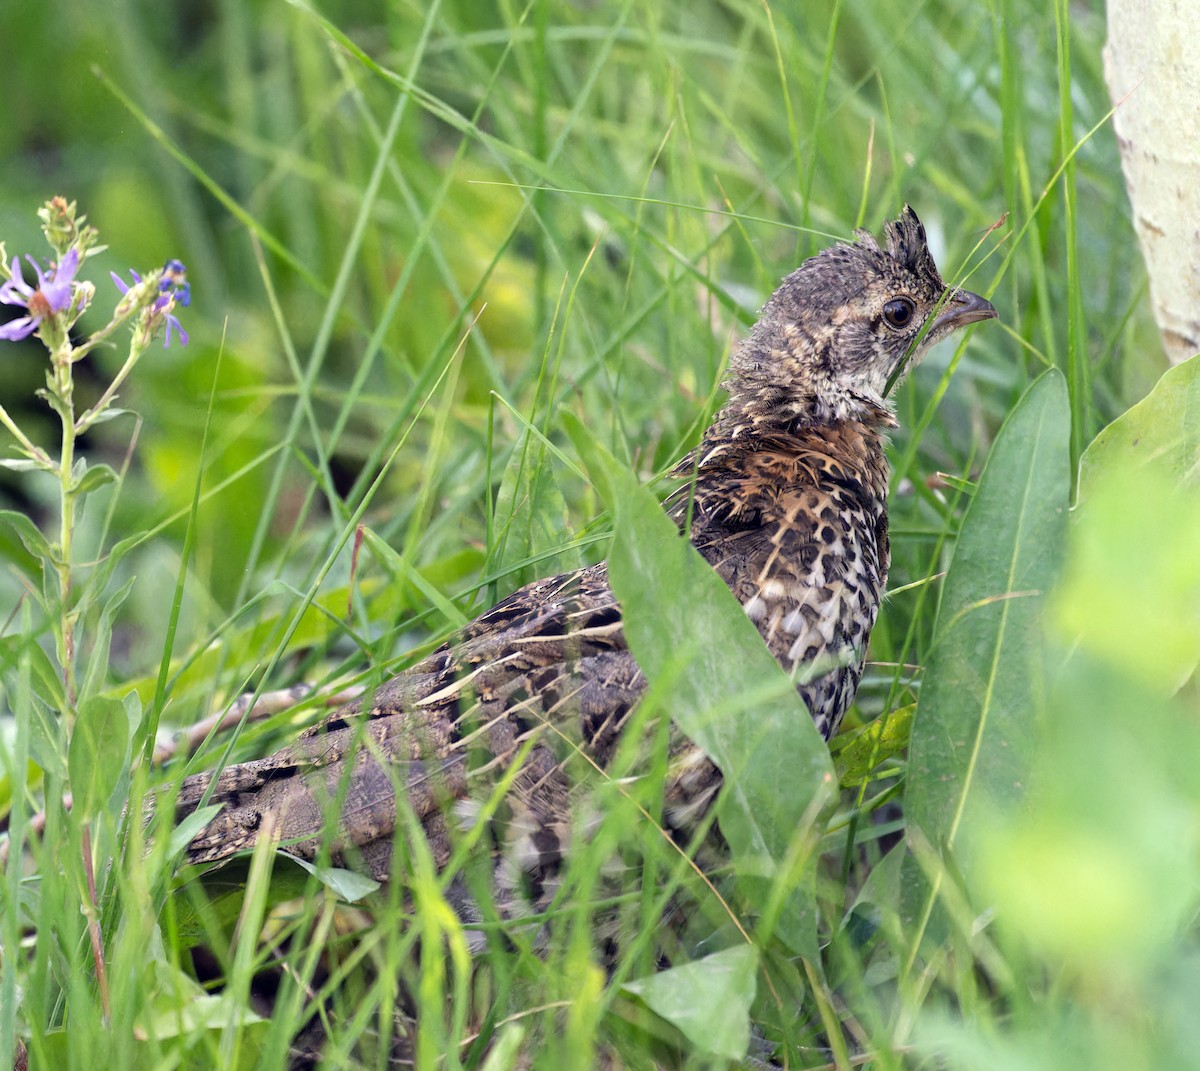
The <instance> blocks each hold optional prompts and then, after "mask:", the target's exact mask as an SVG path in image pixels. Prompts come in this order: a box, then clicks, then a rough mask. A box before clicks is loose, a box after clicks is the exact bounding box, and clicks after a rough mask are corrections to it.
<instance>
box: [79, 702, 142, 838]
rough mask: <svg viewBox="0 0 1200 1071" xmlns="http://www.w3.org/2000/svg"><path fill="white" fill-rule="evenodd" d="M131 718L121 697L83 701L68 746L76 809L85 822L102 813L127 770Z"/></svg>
mask: <svg viewBox="0 0 1200 1071" xmlns="http://www.w3.org/2000/svg"><path fill="white" fill-rule="evenodd" d="M128 751H129V719H128V717H127V716H126V714H125V705H124V704H123V703H122V702H121V701H120V700H119V699H111V698H109V697H107V696H92V697H90V698H88V699H85V700H84V701H83V702H82V703H80V704H79V716H78V717H77V718H76V719H75V728H74V731H73V732H72V733H71V743H70V745H69V747H68V748H67V767H68V769H69V771H70V774H71V795H72V797H73V799H74V804H73V809H74V811H75V813H76V814H77V815H78V816H79V817H80V819H81V820H83V821H88V820H90V819H91V818H93V817H95V815H96V814H97V813H99V812H100V811H101V810H102V809H103V808H104V805H105V804H106V803H107V802H108V799H109V797H110V796H111V795H112V793H113V789H115V788H116V786H117V783H118V781H119V780H120V778H121V776H122V775H123V773H124V772H125V765H126V762H127V761H128Z"/></svg>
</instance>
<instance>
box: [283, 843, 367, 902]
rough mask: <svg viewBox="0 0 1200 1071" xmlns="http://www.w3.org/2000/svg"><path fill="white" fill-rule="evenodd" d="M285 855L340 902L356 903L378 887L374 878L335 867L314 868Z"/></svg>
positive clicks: (303, 861) (303, 860) (305, 861)
mask: <svg viewBox="0 0 1200 1071" xmlns="http://www.w3.org/2000/svg"><path fill="white" fill-rule="evenodd" d="M282 854H284V855H286V856H287V857H288V858H289V859H291V860H292V862H293V863H297V864H299V865H300V866H301V867H303V868H304V869H305V870H307V871H308V872H309V873H310V874H312V876H313V877H315V878H316V879H317V880H318V881H319V882H320V883H321V884H322V885H324V886H326V887H327V888H329V889H332V890H333V892H334V894H335V895H336V896H337V897H338V898H339V899H341V900H345V901H346V903H348V904H353V903H357V902H358V901H359V900H361V899H362V898H363V897H364V896H370V894H371V893H373V892H375V891H376V890H377V889H378V888H379V887H380V885H379V882H377V881H375V880H374V878H368V877H367V876H366V875H365V874H359V873H357V872H356V871H354V870H346V869H344V868H343V867H336V866H316V865H314V864H313V863H310V862H308V860H306V859H301V858H299V856H295V855H291V854H289V853H287V852H283V853H282Z"/></svg>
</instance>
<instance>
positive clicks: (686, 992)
mask: <svg viewBox="0 0 1200 1071" xmlns="http://www.w3.org/2000/svg"><path fill="white" fill-rule="evenodd" d="M757 972H758V952H757V951H756V950H755V949H754V948H753V947H752V946H750V945H738V946H736V947H734V948H728V949H726V950H725V951H724V952H714V953H713V954H712V955H711V956H705V957H704V958H703V959H697V960H693V961H692V962H691V963H685V964H684V965H683V966H681V967H672V968H671V969H669V970H665V971H658V972H657V973H656V974H652V975H650V976H649V977H647V978H638V979H636V980H635V981H632V982H626V983H625V985H624V986H623V987H622V988H623V989H625V990H626V992H629V993H632V994H633V995H635V996H637V997H638V998H640V999H641V1000H642V1001H644V1002H645V1004H646V1006H647V1007H648V1008H649V1009H650V1010H651V1011H652V1012H654V1014H655V1015H657V1016H659V1017H660V1018H662V1019H666V1021H667V1022H669V1023H670V1024H671V1025H672V1026H674V1027H676V1028H677V1029H678V1030H679V1031H680V1033H682V1034H683V1035H684V1037H686V1038H687V1039H688V1041H690V1042H691V1043H692V1044H693V1045H695V1046H696V1048H697V1049H699V1050H700V1051H701V1052H703V1053H708V1054H710V1055H712V1056H723V1057H725V1058H726V1059H729V1060H738V1059H740V1058H741V1057H743V1056H745V1055H746V1049H747V1047H748V1046H749V1044H750V1005H751V1003H752V1002H753V1000H754V993H755V979H756V975H757Z"/></svg>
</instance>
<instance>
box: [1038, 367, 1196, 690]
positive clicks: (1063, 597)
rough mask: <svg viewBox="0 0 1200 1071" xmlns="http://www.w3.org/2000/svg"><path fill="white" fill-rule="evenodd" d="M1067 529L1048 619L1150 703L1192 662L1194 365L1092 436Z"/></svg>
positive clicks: (1169, 376) (1170, 375)
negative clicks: (1063, 571) (1145, 691)
mask: <svg viewBox="0 0 1200 1071" xmlns="http://www.w3.org/2000/svg"><path fill="white" fill-rule="evenodd" d="M1072 522H1073V523H1072V527H1071V537H1072V553H1071V557H1070V562H1069V567H1068V570H1067V575H1066V578H1065V580H1064V583H1063V587H1062V590H1061V591H1060V592H1059V595H1058V598H1057V599H1056V600H1055V621H1056V622H1057V623H1058V624H1059V625H1060V626H1061V627H1062V628H1063V629H1064V630H1065V631H1066V632H1067V633H1069V634H1070V635H1071V636H1072V637H1073V639H1074V641H1075V642H1077V643H1079V644H1081V645H1082V646H1084V647H1085V648H1087V649H1088V650H1089V651H1091V652H1092V653H1093V654H1096V655H1100V656H1102V657H1104V658H1106V659H1107V660H1108V661H1110V662H1112V663H1113V664H1115V665H1120V666H1122V667H1123V668H1124V669H1125V670H1126V671H1128V672H1132V673H1134V674H1136V675H1137V676H1139V677H1140V678H1141V679H1142V681H1143V683H1144V684H1145V685H1146V686H1148V687H1150V688H1151V689H1153V690H1154V691H1155V692H1156V693H1157V694H1160V695H1162V694H1168V693H1170V692H1173V691H1174V690H1175V689H1176V688H1178V687H1179V686H1180V685H1181V684H1182V683H1183V682H1184V681H1186V680H1187V679H1188V678H1189V677H1190V676H1191V675H1192V673H1193V672H1194V671H1195V669H1196V666H1197V664H1198V663H1200V553H1197V547H1200V357H1194V358H1192V359H1191V360H1190V361H1185V362H1184V363H1183V364H1180V365H1177V366H1176V367H1174V368H1172V369H1171V370H1170V371H1168V372H1167V373H1165V374H1164V375H1163V377H1162V378H1161V379H1160V380H1159V381H1158V383H1157V384H1156V385H1155V387H1154V389H1153V390H1152V391H1151V392H1150V393H1149V394H1148V395H1147V396H1146V397H1145V398H1144V399H1143V400H1142V401H1140V402H1138V404H1137V405H1135V406H1133V407H1132V408H1131V409H1129V410H1128V411H1126V412H1125V413H1123V414H1122V415H1121V416H1119V417H1118V418H1117V419H1116V420H1114V421H1113V422H1112V423H1111V424H1110V425H1109V426H1108V427H1107V428H1105V429H1104V430H1103V431H1102V432H1101V433H1100V434H1099V435H1097V436H1096V438H1095V440H1094V441H1093V442H1092V444H1091V446H1089V447H1088V448H1087V450H1086V451H1085V453H1084V455H1083V458H1082V460H1081V463H1080V481H1079V504H1078V505H1077V507H1076V509H1075V511H1074V512H1073V514H1072ZM1134 563H1136V566H1135V567H1134Z"/></svg>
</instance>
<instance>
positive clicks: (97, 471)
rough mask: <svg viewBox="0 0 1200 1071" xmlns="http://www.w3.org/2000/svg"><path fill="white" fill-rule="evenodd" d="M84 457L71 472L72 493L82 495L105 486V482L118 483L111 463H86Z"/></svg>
mask: <svg viewBox="0 0 1200 1071" xmlns="http://www.w3.org/2000/svg"><path fill="white" fill-rule="evenodd" d="M82 463H83V458H80V459H79V462H77V463H76V466H75V469H74V471H73V472H72V473H71V475H72V482H71V493H72V494H75V495H78V496H80V497H82V496H83V495H86V494H88V493H89V492H91V491H94V490H96V488H97V487H103V486H104V485H105V484H109V483H116V482H117V474H116V471H115V470H114V469H113V468H112V467H111V466H110V465H104V464H98V465H84V464H82Z"/></svg>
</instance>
